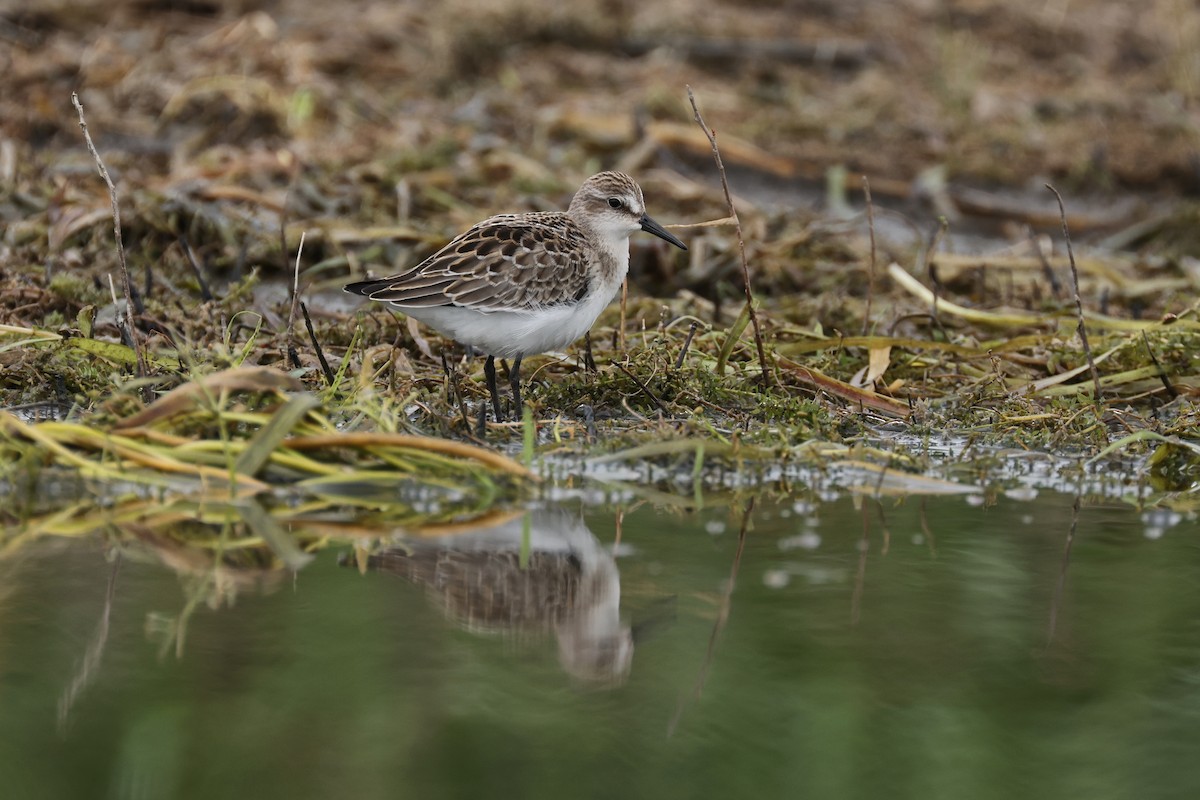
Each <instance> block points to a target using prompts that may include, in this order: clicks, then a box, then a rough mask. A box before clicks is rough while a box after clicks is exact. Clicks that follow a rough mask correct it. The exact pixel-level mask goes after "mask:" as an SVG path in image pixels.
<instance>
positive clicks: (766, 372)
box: [687, 86, 771, 389]
mask: <svg viewBox="0 0 1200 800" xmlns="http://www.w3.org/2000/svg"><path fill="white" fill-rule="evenodd" d="M687 94H688V100H690V101H691V103H692V112H693V113H694V114H695V120H696V124H697V125H699V126H700V129H701V130H703V131H704V135H705V136H707V137H708V143H709V144H711V145H712V151H713V159H715V160H716V162H717V172H719V173H720V174H721V188H722V189H724V190H725V205H727V206H728V207H729V216H730V218H731V219H732V220H733V226H734V228H736V229H737V237H738V254H739V255H741V257H742V284H743V285H744V286H745V288H746V308H747V309H748V310H749V312H750V324H751V325H752V326H754V346H755V347H757V348H758V366H759V368H761V369H762V385H763V388H764V389H766V388H768V387H769V386H770V385H771V370H770V368H769V367H768V366H767V354H766V351H764V350H763V341H762V331H760V330H759V328H758V314H757V313H756V312H755V310H754V290H753V289H752V288H751V286H750V265H749V264H748V263H747V262H746V240H745V237H744V236H742V223H741V221H739V220H738V215H737V209H736V208H734V207H733V197H732V195H730V194H729V181H728V180H726V178H725V164H724V163H722V161H721V151H720V150H718V149H717V135H716V133H714V132H713V130H712V128H710V127H708V125H706V124H704V118H703V117H701V116H700V109H699V108H698V107H697V106H696V97H695V96H694V95H693V94H692V87H690V86H689V87H687Z"/></svg>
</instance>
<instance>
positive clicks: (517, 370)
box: [508, 356, 525, 422]
mask: <svg viewBox="0 0 1200 800" xmlns="http://www.w3.org/2000/svg"><path fill="white" fill-rule="evenodd" d="M508 383H509V385H510V386H512V393H513V417H514V419H515V420H516V421H517V422H520V421H521V419H522V418H523V417H524V416H525V407H524V406H523V405H521V356H517V358H516V360H514V361H513V365H512V369H510V370H509V371H508Z"/></svg>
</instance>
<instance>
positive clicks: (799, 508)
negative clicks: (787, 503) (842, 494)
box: [792, 500, 817, 516]
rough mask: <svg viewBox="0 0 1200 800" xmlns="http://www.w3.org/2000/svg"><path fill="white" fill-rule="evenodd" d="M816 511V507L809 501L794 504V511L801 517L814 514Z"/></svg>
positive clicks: (798, 501) (799, 501)
mask: <svg viewBox="0 0 1200 800" xmlns="http://www.w3.org/2000/svg"><path fill="white" fill-rule="evenodd" d="M816 510H817V507H816V505H815V504H813V503H810V502H809V501H807V500H797V501H796V502H794V503H792V511H795V512H796V513H797V514H800V515H801V516H805V515H808V514H812V513H813V512H814V511H816Z"/></svg>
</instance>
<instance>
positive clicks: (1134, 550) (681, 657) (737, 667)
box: [0, 493, 1200, 798]
mask: <svg viewBox="0 0 1200 800" xmlns="http://www.w3.org/2000/svg"><path fill="white" fill-rule="evenodd" d="M1071 505H1072V498H1068V497H1062V496H1056V495H1052V494H1046V493H1043V495H1042V496H1041V497H1039V498H1038V499H1036V500H1034V501H1032V502H1015V501H1011V500H1006V499H1003V498H1002V499H1001V500H999V501H998V502H997V503H996V504H994V505H992V506H991V507H980V506H977V505H973V504H971V503H968V502H966V501H964V500H963V499H962V498H953V499H948V498H931V499H927V500H924V501H922V500H920V499H909V500H907V501H904V502H896V501H893V500H885V501H883V502H882V504H880V503H879V502H877V501H875V500H865V501H862V502H861V503H859V504H856V503H855V502H853V501H852V500H850V499H840V500H836V501H833V502H829V503H826V504H823V505H820V506H818V507H816V509H815V510H811V509H806V508H803V507H801V508H798V509H795V508H793V507H792V506H791V505H790V504H789V505H783V506H780V505H773V504H768V503H766V502H762V501H760V503H759V505H758V507H757V509H756V511H755V513H754V514H753V515H752V519H751V524H750V526H749V530H748V532H747V533H746V535H745V538H744V550H743V552H742V553H741V557H740V560H738V557H737V556H738V549H739V527H740V523H741V512H740V510H738V509H709V510H704V511H701V512H699V513H694V514H684V513H679V512H667V511H663V510H659V509H655V508H652V507H649V506H642V507H640V508H637V509H634V510H632V511H630V512H629V513H627V514H626V515H625V516H624V520H623V524H622V526H621V546H620V548H619V549H618V551H617V552H618V553H619V557H618V558H617V559H616V568H617V569H619V575H620V593H621V598H620V609H621V617H622V619H623V621H624V624H626V625H632V626H633V628H634V630H635V631H636V633H635V634H634V636H635V640H634V648H635V649H634V651H633V656H632V662H630V663H629V665H628V670H627V672H622V673H621V675H620V676H619V677H618V679H616V680H612V681H609V682H607V683H602V684H601V683H597V682H595V681H591V682H589V681H588V680H586V679H581V678H580V677H579V676H578V675H575V676H572V675H571V674H568V670H567V669H565V668H564V666H563V659H562V657H561V655H560V645H561V642H559V641H556V639H558V638H560V637H556V636H555V635H554V634H553V633H550V634H548V635H544V636H538V635H534V634H532V633H528V632H526V633H523V634H521V635H519V636H518V635H512V634H511V632H510V634H509V635H506V634H505V633H504V632H503V631H492V632H488V633H483V632H471V631H468V630H466V629H464V627H463V625H462V624H460V623H459V622H455V621H454V620H450V619H447V617H446V615H445V614H444V613H443V612H442V610H440V608H439V607H438V605H437V602H436V601H435V600H434V599H432V595H431V592H430V591H429V590H427V589H426V588H422V587H421V586H418V585H416V584H415V583H413V582H412V581H410V580H405V579H403V578H400V577H398V576H397V575H395V574H390V573H387V572H381V571H368V572H366V573H365V574H360V572H359V571H358V570H356V569H353V568H350V567H347V566H339V564H338V555H339V551H338V548H334V549H332V550H328V551H324V552H322V553H321V554H320V555H319V556H318V558H317V560H316V561H315V562H314V563H313V564H311V565H310V566H309V567H307V568H305V569H304V570H303V571H302V572H301V573H299V574H298V575H296V576H294V577H293V576H291V575H287V576H284V577H283V579H282V580H281V581H279V583H278V585H276V586H274V587H273V588H272V589H271V590H269V591H267V592H262V591H258V590H255V589H249V588H247V589H243V590H242V591H240V592H239V593H238V596H237V600H236V603H235V604H234V605H233V606H232V607H222V608H219V609H217V610H213V609H210V608H208V607H206V606H201V607H199V608H198V609H196V611H195V612H194V614H192V616H191V618H190V622H189V625H188V628H187V636H186V639H185V640H184V643H183V647H182V654H181V656H179V657H176V655H175V652H174V650H173V649H172V648H169V647H168V648H167V652H166V653H165V654H161V655H160V653H161V652H162V650H163V648H162V647H161V644H162V642H161V637H160V635H159V634H158V633H157V632H156V631H158V630H160V629H161V626H162V620H163V618H164V615H165V616H168V617H169V616H172V615H176V614H178V613H179V611H180V609H181V608H182V606H183V604H184V602H185V595H186V589H187V586H186V585H185V584H186V581H185V580H183V579H181V578H179V577H178V576H177V575H176V574H175V573H174V572H172V571H170V570H169V569H167V568H165V567H164V566H163V565H162V564H160V563H155V562H154V561H153V560H151V559H145V560H137V559H134V558H131V557H128V556H126V557H124V558H123V559H122V560H121V562H120V565H119V568H118V569H117V570H116V572H115V577H114V570H113V564H112V563H110V561H108V560H106V557H105V556H106V554H105V552H104V551H103V549H102V547H101V544H100V543H99V542H98V541H79V542H69V543H58V544H55V545H50V544H42V545H37V546H35V547H32V548H27V549H26V550H24V551H22V552H20V553H18V554H16V555H14V556H10V557H9V558H8V559H7V560H6V561H4V562H2V564H3V571H2V572H0V578H2V582H0V587H2V588H0V796H2V797H4V798H93V797H95V798H109V797H111V798H126V797H139V798H140V797H145V798H173V797H180V798H209V797H212V798H225V797H287V798H310V797H311V798H318V797H349V798H375V797H380V798H383V797H388V798H394V797H421V798H437V797H531V798H532V797H553V798H571V797H595V798H612V797H655V798H657V797H802V796H807V797H837V798H846V797H854V798H857V797H862V798H876V797H913V798H940V797H945V798H966V797H969V798H1009V797H1055V798H1075V797H1087V798H1109V797H1112V798H1122V797H1137V798H1146V797H1154V798H1160V797H1180V798H1185V797H1187V798H1191V797H1197V796H1200V580H1198V579H1197V576H1198V575H1200V536H1198V534H1200V531H1198V530H1197V524H1196V522H1195V521H1194V520H1189V519H1186V518H1185V519H1182V520H1180V521H1178V522H1177V524H1174V525H1171V526H1170V527H1168V528H1166V530H1165V532H1162V533H1161V535H1159V533H1158V532H1156V531H1154V530H1150V529H1148V526H1147V520H1146V518H1145V517H1144V516H1143V513H1142V512H1139V511H1136V510H1133V509H1131V508H1129V507H1127V506H1123V505H1120V504H1117V503H1109V504H1097V503H1088V502H1087V501H1085V502H1084V503H1083V507H1082V508H1081V510H1080V513H1079V518H1078V528H1077V532H1076V535H1075V537H1074V540H1073V542H1072V544H1071V548H1070V552H1069V561H1067V562H1064V552H1065V546H1066V543H1067V536H1068V531H1069V529H1070V527H1071V519H1072V509H1071ZM583 521H584V523H586V527H587V529H589V530H590V531H591V533H592V534H594V536H595V537H596V540H597V542H598V543H599V546H600V547H601V548H603V549H605V550H607V549H608V548H609V547H610V545H611V544H612V542H613V540H614V538H615V535H616V522H615V517H614V515H613V513H612V512H611V511H606V510H594V509H593V510H585V511H584V512H583ZM885 525H886V530H885ZM864 526H865V527H866V531H865V533H864ZM926 529H927V530H928V533H925V530H926ZM340 552H341V553H348V552H349V547H346V548H342V549H341V550H340ZM1064 563H1065V566H1066V568H1065V572H1064ZM731 576H733V577H735V580H732V581H731ZM110 580H111V581H112V602H111V604H110V607H109V615H108V627H107V631H106V633H105V632H103V630H102V627H103V626H102V623H101V619H102V616H103V612H104V608H105V597H106V594H107V593H108V590H109V586H110ZM1052 618H1053V630H1052V627H1051V626H1052V622H1051V620H1052ZM99 639H103V644H102V646H100V647H97V646H96V642H97V641H98V640H99ZM89 649H91V650H92V651H93V657H92V660H91V661H90V662H89V661H88V660H87V658H88V652H89ZM618 672H620V670H618Z"/></svg>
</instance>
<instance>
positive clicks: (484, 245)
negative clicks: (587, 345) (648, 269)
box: [363, 213, 590, 311]
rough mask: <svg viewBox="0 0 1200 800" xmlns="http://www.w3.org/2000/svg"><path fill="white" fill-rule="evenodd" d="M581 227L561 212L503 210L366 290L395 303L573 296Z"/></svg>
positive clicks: (581, 280) (578, 277) (552, 300)
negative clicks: (413, 265)
mask: <svg viewBox="0 0 1200 800" xmlns="http://www.w3.org/2000/svg"><path fill="white" fill-rule="evenodd" d="M589 250H590V246H589V244H588V242H587V240H586V239H585V238H584V236H583V233H582V232H581V231H580V230H579V228H578V227H577V226H576V225H575V223H574V222H573V221H572V220H571V219H570V218H569V217H568V216H566V215H565V214H558V213H536V214H519V215H515V214H505V215H501V216H496V217H491V218H490V219H486V220H484V221H483V222H480V223H479V224H477V225H475V226H474V227H472V228H471V229H470V230H468V231H466V232H465V233H463V234H462V235H461V236H459V237H457V238H456V239H454V240H453V241H451V242H450V243H449V244H447V245H446V246H445V247H443V248H442V249H441V250H439V251H437V252H436V253H434V254H433V255H432V256H430V257H429V258H427V259H426V260H425V261H423V262H421V263H420V264H418V265H417V266H415V267H413V268H412V269H410V270H408V271H407V272H402V273H399V274H397V275H394V276H392V277H390V278H384V279H382V280H380V281H377V282H376V284H375V285H377V286H378V288H375V286H372V287H370V291H369V292H363V294H367V295H368V296H369V297H370V298H371V299H372V300H382V301H385V302H390V303H393V304H395V305H397V306H401V307H403V306H413V307H417V306H437V305H456V306H462V307H465V308H474V309H477V310H479V311H524V310H529V309H534V308H541V307H545V306H552V305H558V304H560V303H565V302H574V301H576V300H577V299H578V298H579V297H580V296H582V295H583V294H584V292H585V291H586V289H587V283H588V272H587V253H588V251H589Z"/></svg>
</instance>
